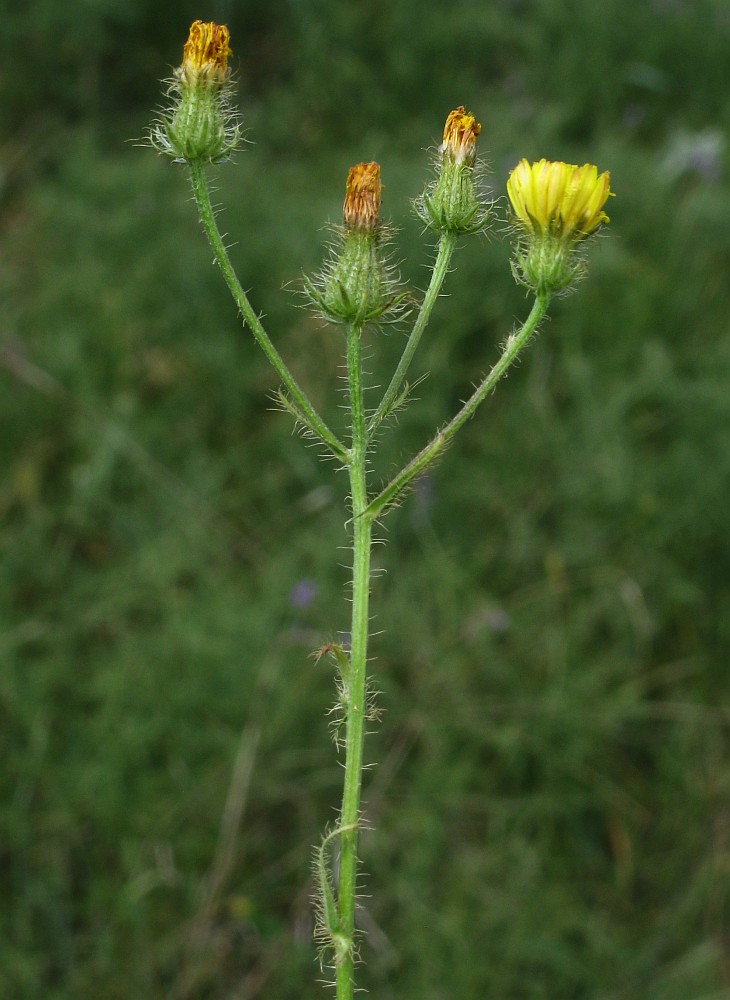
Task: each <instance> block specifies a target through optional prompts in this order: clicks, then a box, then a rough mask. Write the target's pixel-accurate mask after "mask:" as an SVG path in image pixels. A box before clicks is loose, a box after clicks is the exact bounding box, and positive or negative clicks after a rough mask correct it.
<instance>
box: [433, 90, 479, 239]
mask: <svg viewBox="0 0 730 1000" xmlns="http://www.w3.org/2000/svg"><path fill="white" fill-rule="evenodd" d="M481 130H482V126H481V125H480V124H479V122H478V121H477V120H476V118H475V117H474V115H473V114H471V113H470V112H468V111H465V110H464V105H463V104H460V105H459V107H458V108H455V109H454V110H453V111H451V112H450V113H449V116H448V118H447V119H446V124H445V126H444V140H443V142H442V143H441V145H440V146H439V154H440V155H439V159H438V168H437V169H438V176H437V178H436V180H435V182H433V183H431V184H430V185H429V186H428V187H427V188H426V190H425V191H424V193H423V194H422V195H421V197H420V198H417V199H416V202H415V209H416V212H417V213H418V215H419V216H420V217H421V219H423V221H424V222H425V223H426V225H427V226H428V228H429V229H433V230H435V231H436V232H437V233H441V234H445V233H450V234H452V235H454V236H463V235H466V234H468V233H478V232H480V231H483V230H484V228H485V224H486V221H487V216H488V215H489V206H488V205H487V204H486V203H485V202H484V200H483V198H482V197H481V196H480V194H479V192H478V190H477V185H476V183H475V170H476V168H477V150H476V145H477V138H478V137H479V133H480V132H481Z"/></svg>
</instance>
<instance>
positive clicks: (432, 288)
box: [367, 233, 456, 437]
mask: <svg viewBox="0 0 730 1000" xmlns="http://www.w3.org/2000/svg"><path fill="white" fill-rule="evenodd" d="M455 246H456V236H455V235H454V234H453V233H443V234H442V235H441V237H440V238H439V243H438V250H437V251H436V260H435V261H434V265H433V270H432V272H431V280H430V282H429V285H428V288H427V289H426V294H425V295H424V297H423V302H422V303H421V308H420V310H419V312H418V316H417V317H416V321H415V323H414V324H413V329H412V330H411V333H410V336H409V337H408V342H407V343H406V346H405V350H404V351H403V354H402V356H401V359H400V361H399V362H398V367H397V368H396V370H395V372H394V374H393V377H392V379H391V380H390V385H389V386H388V388H387V389H386V390H385V394H384V395H383V398H382V399H381V401H380V404H379V405H378V408H377V410H376V411H375V413H374V414H373V416H372V417H371V418H370V420H369V421H368V425H367V432H368V437H372V435H373V433H374V431H375V430H376V429H377V428H378V427H379V425H380V424H381V423H382V422H383V420H384V419H385V418H386V417H387V416H388V414H389V412H390V411H391V408H392V406H393V403H394V402H395V400H396V399H397V397H398V393H399V392H400V390H401V387H402V385H403V382H404V380H405V377H406V372H407V371H408V368H409V366H410V364H411V361H412V360H413V355H414V354H415V353H416V349H417V347H418V344H419V342H420V340H421V335H422V334H423V331H424V330H425V329H426V326H427V324H428V321H429V319H430V317H431V310H432V309H433V307H434V305H435V304H436V300H437V299H438V297H439V295H440V293H441V288H442V286H443V283H444V280H445V278H446V275H447V274H448V271H449V263H450V262H451V257H452V254H453V252H454V247H455Z"/></svg>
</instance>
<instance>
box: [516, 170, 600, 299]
mask: <svg viewBox="0 0 730 1000" xmlns="http://www.w3.org/2000/svg"><path fill="white" fill-rule="evenodd" d="M507 194H508V195H509V200H510V202H511V204H512V208H513V211H514V214H515V224H516V226H517V228H518V230H520V231H521V240H520V245H519V246H518V249H517V252H516V254H515V261H514V263H513V272H514V275H515V278H516V280H517V281H519V282H520V284H523V285H526V286H527V287H528V288H530V289H532V290H533V291H535V292H543V293H547V294H554V293H556V292H560V291H563V290H565V289H566V288H568V286H569V285H571V284H572V283H573V282H574V281H575V280H576V279H577V278H579V277H580V276H581V275H582V273H583V272H584V270H585V264H584V261H583V259H582V257H581V256H580V254H579V253H576V250H577V249H578V246H579V244H580V243H581V242H582V241H583V240H585V239H586V238H587V237H588V236H590V235H591V234H592V233H595V232H596V231H597V230H598V229H599V228H600V227H601V226H602V225H604V223H606V222H608V221H609V219H608V216H607V215H606V213H605V212H604V211H603V206H604V205H605V203H606V201H607V200H608V198H609V197H610V196H612V195H613V192H612V191H611V175H610V174H609V173H608V171H606V172H604V173H602V174H600V175H599V173H598V168H597V167H595V166H594V165H593V164H591V163H586V164H584V165H583V166H582V167H577V166H575V165H573V164H570V163H561V162H550V161H549V160H539V161H538V162H537V163H532V164H530V163H528V161H527V160H520V162H519V163H518V164H517V166H516V167H515V168H514V170H513V171H512V173H511V174H510V176H509V180H508V181H507Z"/></svg>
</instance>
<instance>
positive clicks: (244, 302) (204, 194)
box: [188, 160, 348, 462]
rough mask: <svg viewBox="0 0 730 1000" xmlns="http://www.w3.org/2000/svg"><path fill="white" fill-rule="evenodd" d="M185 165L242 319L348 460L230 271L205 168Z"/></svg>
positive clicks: (321, 433)
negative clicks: (187, 167)
mask: <svg viewBox="0 0 730 1000" xmlns="http://www.w3.org/2000/svg"><path fill="white" fill-rule="evenodd" d="M188 166H189V167H190V180H191V182H192V186H193V195H194V197H195V201H196V203H197V206H198V212H199V214H200V221H201V223H202V226H203V229H204V230H205V235H206V236H207V237H208V242H209V243H210V245H211V247H212V249H213V253H214V255H215V259H216V261H217V263H218V266H219V267H220V269H221V271H222V273H223V277H224V278H225V281H226V284H227V285H228V288H229V289H230V291H231V294H232V295H233V298H234V300H235V302H236V305H237V306H238V308H239V309H240V311H241V315H242V316H243V319H244V322H245V323H247V324H248V327H249V329H250V330H251V333H252V334H253V335H254V337H255V338H256V341H257V342H258V344H259V346H260V347H261V349H262V350H263V352H264V354H265V355H266V357H267V358H268V359H269V361H270V362H271V364H272V365H273V366H274V368H275V370H276V373H277V374H278V376H279V378H280V379H281V381H282V382H283V383H284V386H285V387H286V390H287V392H288V393H289V395H290V397H291V400H292V401H293V402H294V404H295V411H296V409H298V410H299V411H300V414H301V419H302V420H303V422H304V423H305V424H306V425H307V426H308V427H309V428H310V430H311V431H313V432H314V433H315V434H316V435H317V437H319V438H321V440H322V442H323V443H324V444H325V445H326V446H327V447H328V448H329V450H330V451H331V452H332V454H333V455H335V456H336V457H337V458H339V459H340V460H341V461H342V462H347V461H348V453H347V449H346V448H345V446H344V445H343V444H342V442H341V441H340V440H339V439H338V438H337V436H336V435H335V434H333V432H332V431H331V430H330V429H329V427H328V426H327V424H326V423H325V422H324V420H322V418H321V417H320V415H319V414H318V413H317V411H316V410H315V408H314V406H313V405H312V403H311V402H310V401H309V399H308V397H307V395H306V393H305V392H304V390H303V389H302V388H301V387H300V386H299V385H298V383H297V381H296V379H295V378H294V376H293V375H292V374H291V372H290V371H289V369H288V368H287V366H286V364H285V362H284V360H283V358H282V357H281V355H280V354H279V352H278V351H277V350H276V348H275V347H274V345H273V344H272V342H271V340H270V338H269V335H268V334H267V332H266V330H265V329H264V327H263V325H262V323H261V320H260V319H259V318H258V316H257V315H256V312H255V311H254V309H253V306H252V305H251V303H250V302H249V300H248V296H247V295H246V293H245V291H244V290H243V288H242V286H241V283H240V282H239V280H238V278H237V277H236V272H235V271H234V270H233V265H232V264H231V260H230V257H229V256H228V251H227V250H226V246H225V243H224V242H223V238H222V236H221V233H220V230H219V229H218V223H217V222H216V219H215V212H214V210H213V206H212V204H211V200H210V191H209V189H208V181H207V178H206V175H205V167H204V165H203V163H202V162H201V161H200V160H190V161H188Z"/></svg>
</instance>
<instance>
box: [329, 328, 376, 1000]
mask: <svg viewBox="0 0 730 1000" xmlns="http://www.w3.org/2000/svg"><path fill="white" fill-rule="evenodd" d="M360 335H361V330H360V329H359V327H356V326H350V327H349V328H348V331H347V378H348V384H349V392H350V408H351V414H352V446H351V449H350V464H349V473H350V490H351V494H352V518H353V520H352V524H353V563H352V625H351V632H350V670H349V678H348V680H347V683H346V685H345V709H346V733H345V782H344V789H343V794H342V809H341V811H340V821H339V825H340V827H341V828H342V830H343V832H342V835H341V838H340V874H339V883H338V893H337V901H338V902H337V905H338V910H339V917H340V927H341V931H342V935H343V938H344V940H345V941H346V942H348V948H347V949H346V951H344V952H343V953H342V954H339V955H337V966H336V979H337V1000H352V996H353V993H354V943H353V938H354V933H355V890H356V881H357V841H358V829H357V825H358V822H359V818H360V794H361V788H362V766H363V765H362V760H363V740H364V725H365V716H366V712H367V676H366V675H367V646H368V631H369V620H368V606H369V600H370V547H371V531H372V520H371V519H370V518H369V517H367V516H363V512H364V511H365V508H366V507H367V502H368V497H367V478H366V445H367V441H366V433H365V407H364V404H363V388H362V362H361V355H360Z"/></svg>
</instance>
